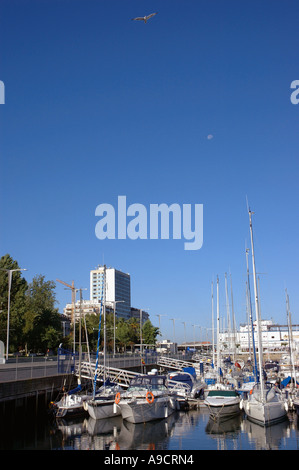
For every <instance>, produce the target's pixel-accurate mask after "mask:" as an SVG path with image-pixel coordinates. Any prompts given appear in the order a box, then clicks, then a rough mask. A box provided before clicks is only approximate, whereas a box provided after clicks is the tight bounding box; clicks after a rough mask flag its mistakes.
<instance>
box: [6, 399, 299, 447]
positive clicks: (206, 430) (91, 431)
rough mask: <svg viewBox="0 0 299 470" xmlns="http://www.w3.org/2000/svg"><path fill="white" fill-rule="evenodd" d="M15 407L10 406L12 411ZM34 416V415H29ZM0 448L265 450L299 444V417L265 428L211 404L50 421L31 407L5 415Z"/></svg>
mask: <svg viewBox="0 0 299 470" xmlns="http://www.w3.org/2000/svg"><path fill="white" fill-rule="evenodd" d="M10 411H11V410H10ZM28 416H31V417H32V419H28ZM0 418H1V419H0V449H7V450H9V449H14V450H18V449H45V450H46V449H48V450H57V449H66V450H104V451H105V450H115V451H116V450H170V451H171V450H173V451H175V450H205V449H210V450H215V449H216V450H217V449H219V450H221V449H238V450H263V449H266V450H268V449H279V450H282V449H283V450H286V449H298V448H299V425H298V416H297V415H296V414H295V413H289V416H288V419H287V420H285V421H283V422H281V423H278V424H276V425H272V426H270V427H263V426H260V425H258V424H255V423H252V422H251V421H249V420H247V419H246V416H245V415H243V414H240V415H238V416H235V417H233V418H231V419H228V420H220V421H214V420H211V419H210V415H209V412H208V410H207V409H205V408H200V409H199V410H190V411H186V412H182V411H181V412H177V413H175V414H173V415H171V416H170V417H169V418H167V419H164V420H159V421H153V422H150V423H145V424H133V423H128V422H126V421H124V420H122V418H121V416H117V417H114V418H110V419H106V420H94V419H92V418H77V419H76V420H73V421H64V420H59V421H58V420H55V421H53V420H50V418H49V416H47V417H45V416H44V415H43V414H42V415H38V416H37V417H36V419H33V418H34V416H33V415H30V413H29V410H28V409H27V410H26V413H25V412H24V416H20V415H19V414H17V413H15V414H14V415H13V419H12V414H11V413H10V412H9V413H4V414H2V415H1V416H0Z"/></svg>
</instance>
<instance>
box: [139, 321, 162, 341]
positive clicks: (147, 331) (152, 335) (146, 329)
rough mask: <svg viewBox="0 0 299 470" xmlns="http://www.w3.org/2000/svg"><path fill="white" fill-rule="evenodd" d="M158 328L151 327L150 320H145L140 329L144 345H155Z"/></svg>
mask: <svg viewBox="0 0 299 470" xmlns="http://www.w3.org/2000/svg"><path fill="white" fill-rule="evenodd" d="M158 334H159V328H157V327H156V326H153V325H152V323H151V321H150V320H146V322H145V323H144V325H143V327H142V342H143V343H144V344H156V340H157V336H158Z"/></svg>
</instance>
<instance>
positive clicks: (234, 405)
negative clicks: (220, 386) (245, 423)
mask: <svg viewBox="0 0 299 470" xmlns="http://www.w3.org/2000/svg"><path fill="white" fill-rule="evenodd" d="M204 403H205V405H206V406H207V407H208V409H209V413H210V416H211V417H212V418H214V419H215V418H228V417H231V416H235V415H236V414H238V413H240V412H241V410H240V400H239V399H238V398H236V399H231V400H228V399H223V398H222V397H213V398H209V397H207V398H206V399H205V401H204Z"/></svg>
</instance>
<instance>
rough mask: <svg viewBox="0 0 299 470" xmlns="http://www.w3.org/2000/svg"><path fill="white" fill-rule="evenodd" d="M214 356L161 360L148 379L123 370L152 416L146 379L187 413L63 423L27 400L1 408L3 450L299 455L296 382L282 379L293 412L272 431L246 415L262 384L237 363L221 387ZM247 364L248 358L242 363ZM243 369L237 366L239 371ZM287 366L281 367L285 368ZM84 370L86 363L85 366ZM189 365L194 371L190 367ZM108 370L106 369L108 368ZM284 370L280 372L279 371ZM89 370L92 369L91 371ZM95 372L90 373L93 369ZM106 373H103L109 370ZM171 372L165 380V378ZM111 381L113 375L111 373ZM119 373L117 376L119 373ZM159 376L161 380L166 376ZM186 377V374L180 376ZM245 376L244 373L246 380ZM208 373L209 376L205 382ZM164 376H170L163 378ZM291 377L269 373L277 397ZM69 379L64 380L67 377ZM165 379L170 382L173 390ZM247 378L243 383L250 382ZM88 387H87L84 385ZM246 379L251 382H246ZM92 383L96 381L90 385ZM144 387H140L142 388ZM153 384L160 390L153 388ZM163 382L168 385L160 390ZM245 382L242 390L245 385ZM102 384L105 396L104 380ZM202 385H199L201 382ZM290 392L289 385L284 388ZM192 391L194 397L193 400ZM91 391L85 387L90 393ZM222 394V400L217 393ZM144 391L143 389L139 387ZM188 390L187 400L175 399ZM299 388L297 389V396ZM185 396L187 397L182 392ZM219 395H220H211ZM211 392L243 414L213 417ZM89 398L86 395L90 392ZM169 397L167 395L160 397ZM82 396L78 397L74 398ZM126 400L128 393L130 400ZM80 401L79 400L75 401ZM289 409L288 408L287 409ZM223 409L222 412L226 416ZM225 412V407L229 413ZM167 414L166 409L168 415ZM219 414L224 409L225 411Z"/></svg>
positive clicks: (227, 370) (86, 417)
mask: <svg viewBox="0 0 299 470" xmlns="http://www.w3.org/2000/svg"><path fill="white" fill-rule="evenodd" d="M210 359H211V357H210V356H205V357H201V360H200V361H199V362H198V361H195V360H190V361H182V360H178V359H177V360H176V359H174V358H172V359H171V360H169V358H166V357H161V358H160V361H159V360H158V361H157V362H161V364H164V366H163V367H162V366H159V365H157V368H159V371H158V370H157V369H154V370H153V369H150V370H148V373H147V374H141V373H140V372H133V371H126V370H122V375H121V376H120V377H122V388H123V389H125V390H127V393H128V392H129V391H130V386H129V385H127V386H126V373H129V375H130V379H129V384H131V386H132V385H133V386H134V384H135V385H139V386H141V389H142V392H141V391H139V392H138V393H139V394H140V398H142V399H143V400H144V401H143V405H142V407H148V409H150V407H151V402H152V401H153V403H154V402H155V401H157V399H158V398H157V396H155V397H154V400H152V397H151V396H148V400H146V398H147V394H146V392H145V388H144V386H145V384H144V380H145V379H146V380H145V381H146V382H147V384H146V385H147V386H148V385H149V384H152V390H153V392H152V395H153V396H154V394H155V392H154V388H157V389H158V388H161V387H163V389H164V392H163V393H162V394H163V396H164V400H166V399H167V393H165V392H166V390H165V386H167V388H168V389H169V391H170V394H171V396H172V399H174V397H175V396H176V398H177V400H178V403H179V406H177V407H175V406H172V409H171V412H170V413H168V412H167V413H166V414H162V415H160V414H156V416H155V415H152V416H151V419H144V416H145V415H144V413H143V412H142V413H139V418H140V419H137V420H135V422H132V421H134V420H132V419H127V416H126V415H125V414H124V415H123V414H122V413H121V412H120V413H118V414H117V415H115V416H108V417H105V416H104V417H102V418H100V419H95V416H91V415H90V414H89V413H88V410H86V409H85V413H83V414H81V415H78V416H68V417H66V416H59V414H56V416H55V414H53V412H52V411H51V409H50V408H49V403H47V404H46V403H45V402H44V400H40V401H39V403H38V406H37V404H36V400H35V399H34V397H31V398H27V400H26V402H25V403H24V402H22V403H20V402H19V403H17V402H13V401H10V402H5V403H1V404H0V410H1V440H0V442H1V444H0V448H1V450H25V449H26V450H103V451H123V450H131V451H152V452H154V451H161V452H162V451H163V452H164V451H169V452H175V451H177V452H184V451H186V452H187V451H191V450H194V451H196V450H270V449H271V450H298V448H299V420H298V413H297V407H296V406H295V402H296V400H293V401H292V402H290V400H288V398H289V395H290V392H291V391H292V387H290V386H291V385H292V383H291V381H287V380H286V379H284V380H281V385H280V387H281V396H282V399H283V403H284V406H285V409H286V413H285V416H284V419H282V420H281V421H280V422H276V423H271V424H270V425H266V426H264V425H261V424H260V423H258V422H256V421H255V420H252V419H250V416H248V414H247V413H246V408H245V406H244V405H243V406H241V403H244V398H246V396H248V395H249V394H250V391H251V390H252V388H253V387H254V381H253V380H248V377H249V379H250V377H251V376H250V375H248V374H247V370H246V367H245V366H243V368H242V370H241V371H240V369H239V367H237V366H236V365H235V364H232V363H231V362H226V363H225V364H226V367H225V368H224V369H223V382H224V381H225V382H226V384H223V386H222V387H220V386H219V385H220V384H218V386H217V382H216V379H215V380H214V383H213V379H212V378H211V377H212V373H211V362H210ZM167 360H169V363H170V364H171V365H172V367H173V368H175V365H176V366H177V367H176V370H177V373H176V374H174V372H173V371H171V368H169V369H168V373H167V374H166V373H165V372H166V369H165V364H166V363H167ZM238 360H239V362H242V361H241V359H240V358H239V359H238ZM239 362H238V363H237V364H238V365H239ZM277 363H278V365H279V361H277ZM83 364H84V363H83ZM190 364H193V365H194V367H193V374H194V375H195V376H196V371H198V376H197V379H200V380H197V383H203V382H204V383H205V385H204V387H203V390H204V393H201V394H199V395H197V397H194V396H192V394H191V390H192V387H191V386H189V385H187V384H186V380H185V379H186V376H185V372H184V369H185V371H188V372H186V374H190V372H192V368H191V367H190ZM185 365H187V366H188V367H184V366H185ZM102 367H103V366H102ZM88 369H89V371H91V377H93V372H94V369H95V364H92V363H91V364H89V368H88ZM278 369H279V366H278ZM83 370H85V368H84V367H83ZM86 370H87V369H86ZM101 370H102V369H101ZM163 371H164V373H163ZM106 372H107V374H106V375H107V376H108V375H109V369H108V368H107V371H106ZM113 372H114V374H115V373H116V369H115V368H114V369H113ZM158 372H159V373H158ZM179 372H180V373H179ZM241 372H242V374H241ZM200 373H201V374H202V376H201V377H200ZM161 374H162V376H161ZM234 376H236V377H237V379H238V380H237V383H238V386H239V388H236V387H234V386H233V385H232V383H233V381H234ZM283 376H284V373H281V372H279V370H278V372H277V371H275V372H274V373H273V372H272V371H270V373H268V379H267V382H266V383H267V385H268V386H269V387H271V389H272V390H274V386H275V383H277V380H278V378H282V377H283ZM61 377H63V376H61ZM161 377H165V378H166V377H167V378H168V382H169V383H170V384H171V386H170V387H169V383H167V382H166V383H165V381H164V379H163V380H162V379H161ZM175 377H176V378H177V380H178V382H177V384H178V383H179V379H182V384H183V387H182V389H180V387H177V388H176V386H177V385H175V381H174V380H173V378H175ZM242 377H243V379H242ZM85 380H88V379H83V381H82V386H83V383H84V381H85ZM242 380H243V382H242ZM89 381H90V380H89ZM138 382H139V384H138ZM152 382H153V383H152ZM160 382H161V383H160ZM241 382H242V383H241ZM98 383H99V385H100V387H99V390H101V387H102V385H101V380H100V377H99V380H98ZM191 383H195V380H193V382H191ZM283 384H284V385H285V386H284V385H283ZM188 387H189V392H190V393H189V395H188ZM82 388H84V387H82ZM217 388H218V391H219V393H218V395H216V394H215V390H216V389H217ZM135 390H136V387H135ZM175 390H177V391H178V390H180V393H176V395H175V393H174V391H175ZM297 390H298V389H297V388H295V391H296V394H297ZM182 391H184V394H183V393H182ZM211 391H213V392H214V393H211ZM209 392H210V393H211V395H212V397H211V399H212V398H213V395H214V398H215V397H216V398H217V397H218V398H219V397H221V396H222V397H225V398H227V395H229V399H231V397H230V395H231V396H232V395H233V396H237V397H238V407H237V409H236V408H234V410H233V412H232V413H228V414H227V413H225V414H221V413H218V412H216V413H215V412H213V413H211V409H210V408H211V407H210V404H208V403H207V397H208V396H209ZM82 393H85V391H82ZM159 393H161V392H159ZM75 394H76V392H75V393H74V395H75ZM124 395H125V393H124ZM70 396H73V395H70ZM121 397H122V394H120V397H117V393H114V394H112V398H113V399H112V400H111V401H112V406H113V404H114V405H115V404H116V403H115V402H116V401H117V398H119V402H118V403H121V399H122V398H121ZM287 403H288V406H286V404H287ZM221 408H222V405H220V409H221ZM223 408H224V407H223ZM160 409H162V410H165V409H166V408H165V407H164V408H163V407H162V408H160ZM218 411H219V410H218Z"/></svg>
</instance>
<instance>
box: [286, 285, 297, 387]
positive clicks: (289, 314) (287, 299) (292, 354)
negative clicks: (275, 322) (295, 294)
mask: <svg viewBox="0 0 299 470" xmlns="http://www.w3.org/2000/svg"><path fill="white" fill-rule="evenodd" d="M286 307H287V318H288V330H289V334H288V336H289V348H290V357H291V367H292V373H293V379H294V384H293V388H296V368H295V363H294V351H293V330H292V318H291V311H290V300H289V294H288V292H287V289H286Z"/></svg>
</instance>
